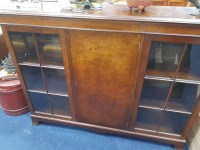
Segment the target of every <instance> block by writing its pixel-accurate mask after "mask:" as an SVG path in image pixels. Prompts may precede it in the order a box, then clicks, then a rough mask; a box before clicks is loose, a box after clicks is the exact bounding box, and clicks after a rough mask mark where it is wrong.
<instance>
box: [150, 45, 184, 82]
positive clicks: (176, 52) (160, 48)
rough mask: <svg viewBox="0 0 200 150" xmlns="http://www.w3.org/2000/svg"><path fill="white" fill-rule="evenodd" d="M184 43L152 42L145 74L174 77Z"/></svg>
mask: <svg viewBox="0 0 200 150" xmlns="http://www.w3.org/2000/svg"><path fill="white" fill-rule="evenodd" d="M183 49H184V44H177V43H166V42H153V43H152V45H151V49H150V54H149V59H148V65H147V71H146V74H147V75H150V76H162V77H170V78H174V76H175V71H176V68H177V65H178V63H179V59H180V57H181V54H182V51H183Z"/></svg>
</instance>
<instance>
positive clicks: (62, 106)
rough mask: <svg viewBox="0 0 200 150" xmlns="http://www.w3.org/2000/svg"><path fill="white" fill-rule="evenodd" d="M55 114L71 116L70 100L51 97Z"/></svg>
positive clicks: (55, 96)
mask: <svg viewBox="0 0 200 150" xmlns="http://www.w3.org/2000/svg"><path fill="white" fill-rule="evenodd" d="M49 98H50V100H51V104H52V109H53V114H55V115H62V116H71V111H70V105H69V98H68V97H65V96H57V95H50V94H49Z"/></svg>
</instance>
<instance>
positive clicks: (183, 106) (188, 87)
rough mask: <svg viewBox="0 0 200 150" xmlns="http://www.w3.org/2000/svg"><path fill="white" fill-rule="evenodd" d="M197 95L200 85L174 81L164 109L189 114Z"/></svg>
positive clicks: (199, 91)
mask: <svg viewBox="0 0 200 150" xmlns="http://www.w3.org/2000/svg"><path fill="white" fill-rule="evenodd" d="M199 95H200V85H197V84H189V83H179V82H175V83H174V85H173V88H172V91H171V94H170V96H169V99H168V102H167V105H166V110H167V111H173V112H180V113H187V114H191V113H192V109H193V107H194V106H195V103H196V101H197V98H198V96H199Z"/></svg>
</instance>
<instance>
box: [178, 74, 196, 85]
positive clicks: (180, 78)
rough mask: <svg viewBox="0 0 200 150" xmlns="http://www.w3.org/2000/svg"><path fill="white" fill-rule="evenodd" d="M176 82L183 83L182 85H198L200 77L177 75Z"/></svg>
mask: <svg viewBox="0 0 200 150" xmlns="http://www.w3.org/2000/svg"><path fill="white" fill-rule="evenodd" d="M175 81H176V82H183V83H193V84H200V77H198V76H195V75H192V74H186V73H178V74H177V75H176V79H175Z"/></svg>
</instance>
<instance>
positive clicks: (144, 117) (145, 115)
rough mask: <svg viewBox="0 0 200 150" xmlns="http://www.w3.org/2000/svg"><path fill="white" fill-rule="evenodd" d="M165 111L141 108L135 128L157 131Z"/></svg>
mask: <svg viewBox="0 0 200 150" xmlns="http://www.w3.org/2000/svg"><path fill="white" fill-rule="evenodd" d="M162 112H163V111H161V110H154V109H146V108H139V111H138V115H137V120H136V126H135V129H145V130H151V131H157V129H158V125H159V121H160V117H161V114H162Z"/></svg>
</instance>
